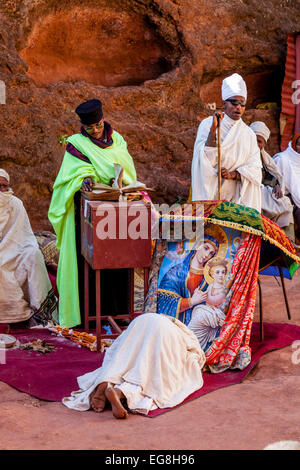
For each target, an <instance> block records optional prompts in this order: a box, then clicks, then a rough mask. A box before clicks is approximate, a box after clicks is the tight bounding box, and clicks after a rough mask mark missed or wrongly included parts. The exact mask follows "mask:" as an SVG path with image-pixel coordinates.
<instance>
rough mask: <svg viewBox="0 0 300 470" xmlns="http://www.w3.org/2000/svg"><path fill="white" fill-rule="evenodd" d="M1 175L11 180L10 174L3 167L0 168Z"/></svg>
mask: <svg viewBox="0 0 300 470" xmlns="http://www.w3.org/2000/svg"><path fill="white" fill-rule="evenodd" d="M0 176H2V177H3V178H5V179H6V180H7V181H8V182H9V174H8V173H7V172H6V171H5V170H2V168H0Z"/></svg>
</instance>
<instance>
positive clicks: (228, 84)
mask: <svg viewBox="0 0 300 470" xmlns="http://www.w3.org/2000/svg"><path fill="white" fill-rule="evenodd" d="M222 100H223V106H224V113H223V112H220V111H216V112H215V113H214V115H213V116H210V117H208V118H206V119H203V121H202V122H201V123H200V125H199V128H198V132H197V137H196V142H195V145H194V155H193V162H192V201H199V200H216V199H218V150H217V136H216V134H217V126H218V120H219V121H220V146H221V175H222V184H221V199H224V200H226V201H232V202H235V203H237V204H242V205H245V206H248V207H252V208H254V209H257V210H258V211H259V212H260V210H261V192H260V184H261V178H262V174H261V160H260V152H259V148H258V146H257V142H256V137H255V134H254V132H253V131H252V130H251V129H250V128H249V126H247V125H246V124H245V123H244V122H243V120H242V116H243V114H244V112H245V106H246V100H247V88H246V83H245V82H244V80H243V79H242V77H241V76H240V75H238V74H237V73H234V74H233V75H231V76H230V77H227V78H225V79H224V80H223V83H222Z"/></svg>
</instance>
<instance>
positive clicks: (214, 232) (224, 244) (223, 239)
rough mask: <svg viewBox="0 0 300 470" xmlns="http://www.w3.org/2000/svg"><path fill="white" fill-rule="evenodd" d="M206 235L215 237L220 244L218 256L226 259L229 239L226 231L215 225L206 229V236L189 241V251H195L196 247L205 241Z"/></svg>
mask: <svg viewBox="0 0 300 470" xmlns="http://www.w3.org/2000/svg"><path fill="white" fill-rule="evenodd" d="M205 235H210V236H211V237H214V238H215V239H216V240H218V242H219V248H218V252H217V254H216V256H218V257H220V258H225V256H226V253H227V250H228V239H227V236H226V233H225V232H224V230H223V229H222V228H221V227H220V226H219V225H215V224H208V225H206V226H205V227H204V236H201V237H198V239H197V238H196V237H195V238H193V239H190V240H189V244H188V250H193V249H194V250H195V249H196V246H197V245H198V244H199V243H201V242H203V240H205Z"/></svg>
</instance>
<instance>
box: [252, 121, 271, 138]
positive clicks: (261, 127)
mask: <svg viewBox="0 0 300 470" xmlns="http://www.w3.org/2000/svg"><path fill="white" fill-rule="evenodd" d="M250 128H251V129H252V130H253V132H255V134H256V135H260V136H261V137H263V138H264V139H265V141H266V142H268V139H269V137H270V134H271V131H270V129H269V128H268V127H267V126H266V125H265V123H264V122H262V121H255V122H252V124H250Z"/></svg>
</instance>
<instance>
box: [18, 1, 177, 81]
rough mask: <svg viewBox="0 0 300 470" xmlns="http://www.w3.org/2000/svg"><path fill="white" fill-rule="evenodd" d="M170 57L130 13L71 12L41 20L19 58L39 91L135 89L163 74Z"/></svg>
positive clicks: (104, 10)
mask: <svg viewBox="0 0 300 470" xmlns="http://www.w3.org/2000/svg"><path fill="white" fill-rule="evenodd" d="M171 52H172V50H171V48H170V47H169V46H168V44H167V43H166V42H165V41H164V39H163V38H161V37H159V36H158V35H157V34H156V32H155V30H154V29H153V27H152V28H151V27H150V25H148V24H147V23H146V21H145V19H144V18H143V17H142V16H140V15H138V14H136V13H132V12H128V11H124V10H123V11H116V10H114V9H113V8H107V7H104V8H100V9H99V8H79V7H75V8H72V9H71V10H70V11H67V12H66V13H65V14H64V15H62V14H61V12H54V13H51V14H49V15H47V16H46V17H44V18H41V20H40V21H38V22H37V24H35V25H34V27H33V29H32V31H31V32H30V34H29V36H28V38H27V40H26V46H25V48H24V49H22V50H21V51H20V56H21V57H22V59H24V61H25V62H26V63H27V64H28V76H29V77H30V78H31V79H32V80H33V81H34V83H35V84H36V85H37V86H39V87H41V86H46V85H49V84H52V83H56V82H58V81H64V82H72V83H75V82H77V81H85V82H87V83H91V84H93V85H102V86H106V87H116V86H123V85H139V84H140V83H143V82H144V81H145V80H149V79H155V78H157V77H158V76H159V75H161V74H162V73H164V72H167V71H169V70H170V67H171V64H170V62H169V60H168V56H169V55H170V54H171ZM173 55H174V54H173Z"/></svg>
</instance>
